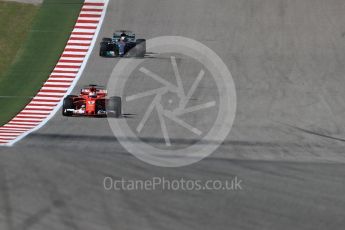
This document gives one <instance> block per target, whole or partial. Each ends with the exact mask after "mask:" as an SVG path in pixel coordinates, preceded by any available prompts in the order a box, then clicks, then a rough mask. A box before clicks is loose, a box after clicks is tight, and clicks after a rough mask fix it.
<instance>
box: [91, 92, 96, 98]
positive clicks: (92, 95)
mask: <svg viewBox="0 0 345 230" xmlns="http://www.w3.org/2000/svg"><path fill="white" fill-rule="evenodd" d="M96 96H97V93H96V91H91V92H90V93H89V97H92V98H95V97H96Z"/></svg>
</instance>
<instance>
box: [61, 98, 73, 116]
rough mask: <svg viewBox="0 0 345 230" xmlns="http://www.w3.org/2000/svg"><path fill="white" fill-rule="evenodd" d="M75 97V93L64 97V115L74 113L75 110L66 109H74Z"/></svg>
mask: <svg viewBox="0 0 345 230" xmlns="http://www.w3.org/2000/svg"><path fill="white" fill-rule="evenodd" d="M73 97H75V96H74V95H68V96H67V97H66V98H64V99H63V105H62V115H63V116H67V117H70V116H72V115H73V112H71V111H66V110H67V109H74V104H73Z"/></svg>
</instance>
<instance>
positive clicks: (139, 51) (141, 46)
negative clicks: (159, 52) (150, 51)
mask: <svg viewBox="0 0 345 230" xmlns="http://www.w3.org/2000/svg"><path fill="white" fill-rule="evenodd" d="M135 48H136V56H137V57H145V54H146V40H145V39H137V40H136V46H135Z"/></svg>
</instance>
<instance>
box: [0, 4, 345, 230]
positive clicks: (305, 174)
mask: <svg viewBox="0 0 345 230" xmlns="http://www.w3.org/2000/svg"><path fill="white" fill-rule="evenodd" d="M344 10H345V1H343V0H328V1H326V0H289V1H286V0H255V1H254V0H213V1H208V0H169V1H168V0H131V1H124V0H112V1H111V3H110V5H109V8H108V11H107V15H106V19H105V23H104V24H103V28H102V30H101V36H100V37H99V38H98V40H100V39H101V37H103V36H104V37H105V36H110V35H111V33H112V32H113V31H114V30H116V29H129V30H133V31H134V32H136V34H137V35H138V36H139V37H143V38H147V39H149V38H154V37H157V36H163V35H178V36H185V37H188V38H192V39H195V40H197V41H200V42H202V43H203V44H205V45H207V46H208V47H209V48H211V49H212V50H214V51H215V52H216V53H217V54H218V55H219V56H220V58H221V59H222V60H223V61H224V63H225V64H226V65H227V66H228V68H229V70H230V71H231V73H232V75H233V78H234V82H235V86H236V92H237V105H238V108H237V112H236V118H235V121H234V125H233V128H232V130H231V133H230V134H229V135H228V137H227V139H226V140H225V141H224V143H223V144H222V145H221V146H220V147H219V148H218V149H217V151H215V152H214V153H213V154H212V155H210V156H209V157H207V158H205V159H204V160H202V161H200V162H198V163H195V164H193V165H189V166H185V167H181V168H162V167H157V166H152V165H149V164H147V163H144V162H142V161H140V160H138V159H137V158H136V157H134V156H132V155H131V154H130V153H128V152H127V151H126V150H125V149H124V148H123V147H122V146H121V145H120V144H119V142H118V141H117V140H116V138H114V136H113V134H112V132H111V130H110V128H109V125H108V122H107V120H106V119H95V118H65V117H62V116H61V113H60V112H59V113H58V114H57V115H56V116H55V117H54V118H53V119H52V120H51V121H49V122H48V124H47V125H46V126H45V127H43V128H42V129H40V130H39V131H37V132H35V133H33V134H31V135H29V136H28V137H27V138H25V139H24V140H22V141H21V142H19V143H17V144H16V145H15V146H14V147H12V148H0V229H4V230H5V229H6V230H7V229H8V230H14V229H34V230H40V229H42V230H46V229H49V230H53V229H64V230H68V229H82V230H95V229H97V230H103V229H104V230H110V229H136V230H137V229H171V230H176V229H179V230H183V229H248V230H254V229H265V230H268V229H272V230H276V229H286V230H290V229H313V230H315V229H320V230H323V229H344V225H345V219H344V212H345V196H344V192H345V180H344V177H345V165H344V162H345V152H344V147H345V119H344V117H345V102H344V101H345V100H344V99H345V93H344V92H345V91H344V88H345V78H344V74H345V65H344V63H345V14H344ZM150 55H151V56H152V57H151V58H150V57H147V65H148V66H149V67H150V69H152V71H157V72H159V73H161V74H162V75H164V76H166V77H169V76H171V73H172V72H171V70H170V69H169V68H167V67H166V66H167V64H169V59H167V58H166V57H163V56H160V55H159V54H150ZM155 55H156V56H155ZM117 62H118V59H113V58H100V57H99V56H98V45H96V47H95V49H94V51H93V53H92V56H91V58H90V60H89V62H88V65H87V67H86V69H85V72H84V74H83V76H82V78H81V80H80V81H79V82H78V85H77V87H76V88H75V92H78V90H80V88H81V87H82V86H83V85H86V84H89V83H97V84H100V85H106V84H107V81H108V79H109V76H110V74H111V72H112V70H113V68H114V66H115V64H116V63H117ZM177 63H178V66H179V67H181V68H182V67H186V66H188V67H189V68H190V69H191V72H190V74H188V73H189V72H188V71H187V70H186V74H185V75H183V78H184V81H185V83H186V84H187V85H188V84H190V83H191V82H192V81H194V79H195V75H193V74H194V72H195V71H199V69H197V68H199V67H198V65H197V64H195V63H194V64H193V63H192V61H191V60H188V58H185V57H178V62H177ZM193 68H194V69H193ZM192 73H193V74H192ZM139 77H140V78H139ZM138 78H139V79H138ZM208 83H209V82H208V81H204V82H203V83H201V84H202V85H201V87H200V89H199V91H198V93H197V94H196V95H194V97H195V100H200V101H201V99H202V98H205V97H208V96H209V95H213V94H214V95H216V94H217V93H216V92H214V90H215V88H214V87H213V86H212V84H211V83H210V85H209V84H208ZM128 84H129V85H128V89H127V91H126V95H131V94H135V93H138V92H140V90H141V89H143V88H145V87H148V88H149V87H151V84H153V83H152V81H150V79H147V78H145V76H139V73H137V76H134V78H133V81H130V82H129V83H128ZM186 87H188V86H186ZM142 104H143V105H137V104H135V103H134V104H132V105H131V104H125V105H124V110H125V112H126V113H131V114H133V115H132V116H128V117H127V118H123V119H128V121H129V122H132V123H133V124H135V122H137V121H139V120H140V117H142V115H143V114H142V113H144V110H143V108H144V107H143V108H141V107H140V106H144V102H143V103H142ZM151 119H152V120H151V122H149V123H148V125H147V127H146V129H145V138H146V139H145V140H146V141H147V142H148V143H150V142H152V143H153V144H154V143H155V142H159V141H161V140H160V139H159V138H157V136H161V135H160V133H159V132H160V126H159V122H157V121H158V118H155V116H154V115H153V116H152V118H151ZM190 121H191V122H192V123H191V124H192V125H196V126H199V127H200V126H201V128H202V126H203V125H204V126H208V125H210V124H211V123H212V119H211V118H209V117H208V116H206V117H205V118H204V119H203V120H198V119H191V120H190ZM169 127H170V128H171V130H170V131H171V132H172V133H173V134H172V135H173V136H174V137H175V139H176V142H177V143H178V142H183V140H185V139H187V137H188V133H187V131H186V130H184V131H181V130H179V129H178V126H176V124H175V125H174V124H168V129H169ZM186 133H187V134H186ZM105 176H111V177H113V178H117V179H120V178H122V177H124V178H126V179H150V178H153V177H165V178H167V179H171V180H173V179H179V178H185V179H200V180H203V181H204V180H210V179H218V180H227V179H232V178H234V177H236V176H237V177H238V178H239V179H241V180H242V181H243V182H242V190H237V191H223V190H221V191H181V190H180V191H159V190H156V191H105V189H104V188H103V179H104V177H105Z"/></svg>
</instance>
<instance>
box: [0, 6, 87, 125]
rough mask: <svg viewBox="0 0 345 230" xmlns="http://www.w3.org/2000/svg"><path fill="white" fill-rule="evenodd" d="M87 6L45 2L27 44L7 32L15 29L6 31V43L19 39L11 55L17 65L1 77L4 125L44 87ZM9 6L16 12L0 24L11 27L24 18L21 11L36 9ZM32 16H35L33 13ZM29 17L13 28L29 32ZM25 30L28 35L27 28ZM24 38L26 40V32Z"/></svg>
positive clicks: (0, 88) (0, 120) (35, 20)
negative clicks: (81, 12)
mask: <svg viewBox="0 0 345 230" xmlns="http://www.w3.org/2000/svg"><path fill="white" fill-rule="evenodd" d="M83 2H84V1H83V0H45V1H44V2H43V4H42V5H41V6H40V8H39V10H38V13H37V15H36V17H35V18H34V20H33V23H32V27H31V30H29V32H28V34H27V36H26V38H27V39H26V40H25V41H24V42H23V41H22V40H21V39H23V38H21V39H20V38H19V37H18V36H16V34H14V33H8V31H7V30H10V28H9V27H11V26H9V27H8V28H7V29H5V28H4V30H6V32H5V33H7V35H6V37H7V39H5V40H7V41H13V40H15V39H18V42H13V43H14V44H13V45H12V46H14V48H13V49H9V51H7V52H9V53H11V52H13V53H15V54H13V53H12V56H13V55H15V59H14V62H13V64H12V65H11V67H10V68H9V69H8V71H7V72H6V73H4V74H2V75H0V103H1V107H0V108H1V109H0V125H3V124H5V123H7V122H8V121H9V120H11V118H13V117H14V116H15V115H16V114H17V113H18V112H19V111H20V110H22V109H23V108H24V107H25V105H26V104H27V103H28V102H29V101H30V100H31V98H32V97H33V96H35V95H36V93H37V92H38V91H39V89H40V88H41V87H42V85H43V83H44V82H45V80H46V79H47V78H48V76H49V74H50V73H51V71H52V70H53V68H54V66H55V65H56V63H57V61H58V59H59V57H60V55H61V53H62V52H63V49H64V47H65V45H66V42H67V41H68V38H69V35H70V33H71V31H72V29H73V27H74V25H75V22H76V20H77V17H78V15H79V12H80V9H81V6H82V4H83ZM5 4H9V5H11V7H13V8H12V12H8V13H6V14H5V13H4V14H3V13H0V17H1V19H0V22H2V21H6V20H7V21H8V23H10V24H12V23H11V21H15V19H16V18H17V17H20V16H19V11H17V10H19V9H21V7H23V8H26V7H31V8H35V6H28V5H27V4H18V3H5ZM11 7H10V8H11ZM1 9H3V8H2V7H1ZM8 11H11V10H8ZM33 11H34V10H33ZM0 12H1V10H0ZM17 12H18V15H17ZM31 15H35V13H34V12H32V14H31ZM5 16H6V17H5ZM2 17H4V18H2ZM27 17H28V19H27V20H24V21H26V23H17V24H13V26H17V27H21V26H23V27H26V28H27V26H28V24H29V25H30V19H29V18H30V17H29V16H27ZM4 24H6V22H4ZM0 26H1V24H0ZM21 30H24V31H25V28H22V29H21ZM1 34H2V33H1ZM22 34H24V35H22V36H25V32H22ZM11 43H12V42H11ZM18 47H19V48H18ZM18 49H19V50H18ZM1 55H3V54H1ZM10 59H11V58H9V60H10Z"/></svg>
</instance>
